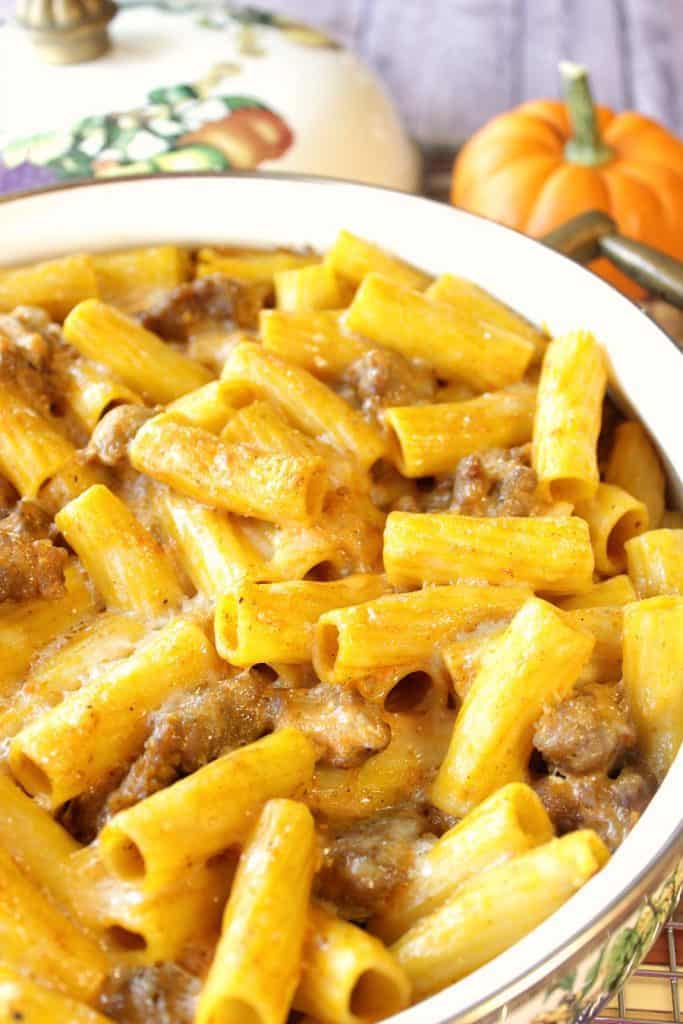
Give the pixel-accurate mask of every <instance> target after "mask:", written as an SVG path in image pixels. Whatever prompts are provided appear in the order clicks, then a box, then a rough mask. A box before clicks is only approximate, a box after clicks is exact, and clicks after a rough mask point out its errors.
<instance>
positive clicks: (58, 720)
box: [9, 618, 218, 809]
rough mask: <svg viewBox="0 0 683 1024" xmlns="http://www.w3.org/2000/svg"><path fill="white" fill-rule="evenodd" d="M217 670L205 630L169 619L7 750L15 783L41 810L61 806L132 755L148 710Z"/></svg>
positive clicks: (139, 743)
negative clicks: (144, 641)
mask: <svg viewBox="0 0 683 1024" xmlns="http://www.w3.org/2000/svg"><path fill="white" fill-rule="evenodd" d="M217 670H218V659H217V658H216V653H215V651H214V649H213V647H212V646H211V644H210V642H209V640H208V639H207V637H206V634H205V633H204V631H203V630H202V629H200V627H199V626H198V625H196V624H195V623H194V622H193V621H192V620H191V619H184V618H179V619H175V620H174V621H173V622H170V623H169V624H168V625H167V626H165V627H164V628H163V629H162V630H160V631H159V632H157V633H156V634H152V635H151V636H150V638H149V640H148V641H147V642H146V643H145V644H143V645H142V646H141V647H140V648H139V649H138V650H137V651H136V652H135V653H134V654H132V655H131V656H130V657H129V658H125V659H124V660H122V661H120V662H118V663H115V664H114V665H112V666H110V667H108V668H105V669H103V671H102V672H101V673H99V674H98V675H97V676H96V677H95V678H94V679H93V680H92V682H89V683H86V684H85V686H83V687H82V688H81V689H80V690H76V691H75V692H73V693H70V694H69V695H68V696H66V697H65V698H64V700H63V701H62V703H61V704H58V705H57V707H56V708H54V709H52V710H51V711H47V712H45V714H43V715H41V716H40V717H39V718H38V719H37V720H36V721H35V722H33V723H31V724H30V725H27V726H26V728H25V729H22V731H21V732H20V733H19V734H18V735H17V736H16V737H15V738H14V740H13V741H12V744H11V747H10V757H9V760H10V767H11V769H12V773H13V774H14V777H15V778H16V779H17V780H18V781H19V782H20V783H21V785H22V786H23V787H24V789H25V790H26V791H27V792H29V793H31V794H32V795H33V796H35V797H36V799H38V800H39V801H40V802H41V803H43V804H44V806H46V807H49V808H50V809H54V808H57V807H60V806H61V805H62V804H63V803H64V802H65V801H66V800H70V799H72V797H74V796H78V794H79V793H83V792H85V790H86V789H88V788H89V787H90V786H93V785H95V784H96V783H97V782H100V781H101V780H102V779H103V778H105V776H106V775H107V774H108V773H109V772H112V771H114V770H115V769H116V768H118V767H119V766H120V765H121V764H124V763H125V762H126V760H127V759H128V758H129V757H132V756H133V754H135V753H136V751H137V750H138V749H139V748H140V747H141V746H142V744H143V742H144V739H145V736H146V734H147V715H148V714H149V712H150V711H153V710H154V709H155V708H158V707H159V705H160V704H162V703H163V702H164V700H165V699H166V698H167V697H169V696H170V695H171V694H172V693H176V692H178V691H179V690H186V689H189V688H192V687H195V686H198V685H199V684H200V683H202V682H205V681H207V680H208V679H210V678H211V677H212V676H213V675H214V674H215V673H216V672H217ZM76 734H77V735H78V743H74V735H76Z"/></svg>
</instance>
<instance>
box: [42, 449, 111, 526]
mask: <svg viewBox="0 0 683 1024" xmlns="http://www.w3.org/2000/svg"><path fill="white" fill-rule="evenodd" d="M110 482H111V475H110V473H109V470H108V468H107V467H106V466H103V465H101V464H100V463H97V462H89V461H88V458H87V456H86V454H85V452H83V451H75V452H74V453H73V455H72V457H71V458H70V459H69V460H68V461H67V462H65V463H64V464H63V465H62V466H61V467H60V468H59V469H58V470H57V472H56V473H55V474H54V476H52V477H50V479H49V480H48V481H47V482H46V483H44V484H43V486H42V487H41V488H40V491H39V492H38V501H39V503H40V504H41V505H42V506H43V508H44V509H45V511H46V512H48V513H49V515H51V516H52V518H53V519H54V517H55V516H56V515H57V513H58V512H59V510H60V509H62V508H64V506H65V505H68V504H69V502H70V501H73V500H74V498H78V496H79V495H81V494H83V492H84V491H87V490H88V488H89V487H94V486H95V484H103V485H104V486H105V487H106V486H107V484H109V483H110Z"/></svg>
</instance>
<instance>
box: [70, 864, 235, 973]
mask: <svg viewBox="0 0 683 1024" xmlns="http://www.w3.org/2000/svg"><path fill="white" fill-rule="evenodd" d="M235 859H236V858H230V857H225V858H218V859H217V861H216V863H214V864H196V865H194V866H192V867H190V868H188V869H187V870H186V871H184V872H183V873H182V877H181V879H180V881H179V882H177V883H174V884H172V885H170V886H168V887H166V888H164V889H162V890H161V891H160V892H158V893H151V894H150V893H145V892H143V891H141V890H140V887H139V886H138V885H136V884H135V883H134V882H122V881H120V879H118V878H113V877H112V876H111V875H110V874H109V873H108V872H107V870H106V868H105V867H104V865H103V864H102V862H101V860H100V858H99V854H98V848H97V845H96V844H91V845H90V846H87V847H85V848H84V849H82V850H79V851H78V852H77V853H75V854H74V855H73V856H72V857H71V858H70V860H69V862H68V872H69V875H68V900H69V904H70V907H71V908H72V909H73V912H74V913H75V914H77V915H78V918H79V920H81V921H82V922H83V924H84V926H85V927H87V928H88V929H89V930H90V931H91V932H92V933H93V934H95V935H97V936H98V937H99V938H100V939H101V941H102V942H103V944H105V945H106V947H107V948H108V949H109V950H111V952H112V954H114V955H115V956H116V958H117V959H118V960H123V961H124V962H125V963H128V964H154V963H159V961H162V960H173V959H175V958H176V957H177V956H179V955H180V954H181V953H182V952H183V950H184V949H186V948H187V947H188V944H190V943H192V942H193V941H194V942H196V941H197V940H198V939H201V938H202V937H205V936H206V935H207V934H211V932H212V931H217V930H218V928H219V926H220V920H221V911H222V909H223V904H224V902H225V896H226V894H227V893H228V892H229V890H230V883H231V881H232V877H233V875H234V873H235V863H234V860H235Z"/></svg>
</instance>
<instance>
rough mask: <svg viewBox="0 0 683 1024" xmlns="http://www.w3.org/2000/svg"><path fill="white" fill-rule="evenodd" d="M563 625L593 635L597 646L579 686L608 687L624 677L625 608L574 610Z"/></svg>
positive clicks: (580, 678) (566, 617)
mask: <svg viewBox="0 0 683 1024" xmlns="http://www.w3.org/2000/svg"><path fill="white" fill-rule="evenodd" d="M564 621H565V622H566V623H567V625H568V626H571V627H572V629H580V630H583V632H585V633H590V634H591V636H592V637H593V639H594V640H595V646H594V647H593V651H592V653H591V656H590V658H589V659H588V661H587V662H586V664H585V666H584V668H583V671H582V672H581V675H580V676H579V680H578V681H579V682H581V683H609V682H614V680H616V679H619V677H620V676H621V661H622V646H623V622H624V609H623V608H608V607H595V608H575V609H572V610H570V611H566V612H564Z"/></svg>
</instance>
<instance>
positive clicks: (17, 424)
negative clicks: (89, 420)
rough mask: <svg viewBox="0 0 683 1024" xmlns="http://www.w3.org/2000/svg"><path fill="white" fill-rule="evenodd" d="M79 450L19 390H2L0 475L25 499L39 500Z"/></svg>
mask: <svg viewBox="0 0 683 1024" xmlns="http://www.w3.org/2000/svg"><path fill="white" fill-rule="evenodd" d="M75 451H76V449H75V448H74V446H73V445H72V444H71V442H70V441H67V439H66V438H65V437H63V435H62V434H60V433H59V431H58V430H57V429H56V428H55V427H54V426H53V425H52V424H51V423H50V422H48V420H47V419H45V417H43V416H41V415H40V414H39V413H37V412H36V411H35V409H33V408H32V407H31V406H30V405H29V404H28V402H26V400H25V399H24V398H23V396H22V395H21V394H20V392H19V391H18V390H15V389H14V388H13V387H12V386H11V385H10V384H8V383H4V382H3V385H2V388H1V389H0V472H1V473H2V474H3V476H5V477H7V479H8V480H10V481H11V482H12V483H13V484H14V486H15V487H16V489H17V490H18V491H19V494H21V496H22V498H35V496H36V495H37V494H38V491H39V490H40V488H41V487H42V486H43V484H44V483H45V482H46V480H49V479H50V477H52V476H54V474H55V473H57V472H58V471H59V470H60V469H61V467H62V466H63V465H64V464H65V463H66V462H68V461H69V460H70V459H71V458H72V457H73V455H74V454H75Z"/></svg>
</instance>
